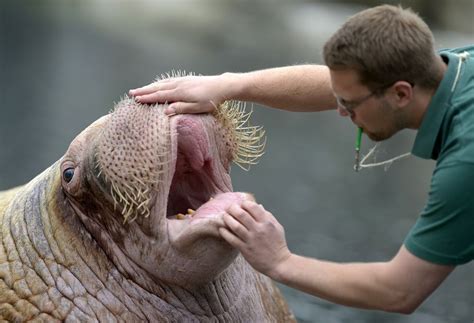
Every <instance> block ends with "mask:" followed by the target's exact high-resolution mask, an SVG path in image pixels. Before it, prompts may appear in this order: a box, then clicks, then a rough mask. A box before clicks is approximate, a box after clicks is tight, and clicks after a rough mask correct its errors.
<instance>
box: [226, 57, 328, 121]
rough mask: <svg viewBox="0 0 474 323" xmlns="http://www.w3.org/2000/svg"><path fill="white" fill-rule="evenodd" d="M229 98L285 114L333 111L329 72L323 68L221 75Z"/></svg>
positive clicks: (314, 66) (269, 70)
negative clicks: (227, 85)
mask: <svg viewBox="0 0 474 323" xmlns="http://www.w3.org/2000/svg"><path fill="white" fill-rule="evenodd" d="M223 77H226V78H228V79H229V84H231V86H232V88H233V90H232V99H236V100H242V101H252V102H256V103H259V104H263V105H266V106H270V107H274V108H278V109H283V110H288V111H308V112H309V111H321V110H329V109H334V108H336V100H335V98H334V95H333V94H332V89H331V83H330V75H329V69H328V68H327V67H326V66H323V65H297V66H287V67H278V68H271V69H266V70H260V71H254V72H249V73H239V74H234V73H225V74H223Z"/></svg>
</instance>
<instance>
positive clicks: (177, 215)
mask: <svg viewBox="0 0 474 323" xmlns="http://www.w3.org/2000/svg"><path fill="white" fill-rule="evenodd" d="M176 218H177V219H178V220H183V219H184V218H185V216H184V214H183V213H178V214H176Z"/></svg>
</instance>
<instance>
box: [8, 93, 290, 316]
mask: <svg viewBox="0 0 474 323" xmlns="http://www.w3.org/2000/svg"><path fill="white" fill-rule="evenodd" d="M131 102H132V101H127V102H126V104H125V106H123V107H121V108H120V109H118V110H116V111H115V112H114V113H112V114H110V115H107V116H105V117H103V118H101V119H99V120H97V121H96V122H95V123H93V124H92V125H91V126H89V127H88V128H87V129H86V130H84V131H83V132H82V133H81V134H80V135H79V136H78V137H77V138H76V139H75V140H74V141H73V142H72V143H71V145H70V147H69V149H68V151H67V152H66V154H65V155H64V156H63V157H62V158H61V159H60V160H59V161H58V162H56V163H55V164H54V165H52V166H51V167H50V168H48V169H47V170H45V171H44V172H43V173H42V174H40V175H38V176H37V177H36V178H35V179H33V180H32V181H31V182H30V183H28V184H26V185H24V186H21V187H18V188H15V189H12V190H9V191H4V192H0V321H1V320H6V321H13V322H22V321H26V320H31V319H36V320H39V321H41V320H43V321H48V322H54V321H63V320H66V321H84V322H94V321H111V322H113V321H128V322H138V321H152V322H167V321H170V322H176V321H180V322H182V321H186V322H193V321H216V322H217V321H221V322H232V321H235V322H275V321H281V322H288V321H292V320H294V319H293V316H292V314H291V312H290V311H289V309H288V306H287V304H286V303H285V301H284V300H283V298H282V296H281V294H280V292H279V290H278V289H277V288H276V287H275V286H274V285H273V283H272V282H271V281H270V280H269V279H268V278H267V277H265V276H263V275H261V274H258V273H257V272H255V271H254V270H253V269H252V268H251V267H250V266H249V265H248V264H247V263H246V262H245V260H244V259H243V258H242V257H241V256H239V255H238V253H237V251H236V250H234V249H233V248H232V247H231V246H230V245H228V244H227V243H226V242H225V241H224V240H222V239H221V238H220V236H219V234H218V230H217V229H218V225H219V224H220V223H221V221H222V214H223V212H224V210H225V209H226V208H227V207H228V206H229V205H230V204H231V203H233V202H240V201H243V200H244V199H252V196H251V195H249V194H244V193H232V185H231V180H230V176H229V167H230V163H231V161H232V154H231V151H230V149H231V148H230V147H232V143H228V142H226V140H229V139H228V136H227V134H226V133H225V132H226V129H225V127H222V125H219V123H218V121H217V120H216V119H215V118H214V117H213V116H212V115H177V116H173V117H170V118H168V117H167V116H164V115H163V113H162V111H160V109H162V107H159V106H158V107H154V108H153V109H155V110H154V111H152V114H151V117H150V115H148V116H147V117H146V118H147V119H148V120H147V122H149V123H146V124H153V123H158V122H161V124H166V126H167V127H168V129H169V132H168V134H166V133H163V134H160V131H161V130H160V129H157V130H156V129H155V130H154V131H155V132H154V133H157V134H158V135H163V136H168V139H167V141H166V142H167V146H166V149H167V150H166V152H167V158H168V159H167V160H168V162H167V163H166V164H165V166H163V167H162V168H161V171H162V172H161V173H160V180H159V183H156V184H153V186H150V191H151V194H150V199H149V200H148V202H147V203H148V205H147V206H148V210H149V214H148V215H146V216H143V215H140V214H139V215H137V216H136V218H135V219H133V220H131V219H129V220H128V221H124V205H121V203H120V202H117V201H116V198H114V196H113V194H112V193H111V186H110V181H108V180H107V177H106V175H104V173H107V172H109V173H110V172H112V171H117V170H118V171H119V172H120V171H123V169H114V165H113V164H110V165H107V167H104V165H99V166H101V167H97V164H98V160H97V158H98V157H97V151H99V155H100V151H101V149H102V154H103V156H106V157H107V158H110V156H111V155H112V157H117V156H119V154H118V153H116V154H117V156H115V155H113V154H115V152H114V151H115V148H113V149H111V150H110V151H107V152H104V149H103V148H101V147H104V145H105V143H107V142H108V141H109V140H111V138H109V137H108V136H109V135H110V134H111V133H114V132H113V131H115V130H114V129H115V128H111V124H114V126H115V127H122V128H123V127H125V128H126V129H132V128H133V127H134V122H135V121H134V120H132V118H131V117H130V118H129V117H128V116H129V115H128V113H129V111H134V113H135V116H137V115H138V116H139V117H140V113H141V112H139V111H140V110H137V109H143V107H139V106H134V104H132V103H131ZM127 109H128V110H127ZM137 111H138V112H137ZM137 113H138V114H137ZM118 114H121V118H120V119H117V118H115V115H118ZM114 118H115V121H114V122H115V123H114V122H112V120H114ZM117 120H118V121H117ZM117 125H118V126H117ZM104 129H109V130H110V129H112V130H113V131H108V132H107V131H105V130H104ZM141 131H145V132H146V131H148V130H147V129H142V130H141ZM129 132H130V131H127V132H126V133H129ZM141 135H142V134H140V135H139V136H138V137H136V138H141ZM143 135H144V136H146V134H143ZM125 137H126V136H123V137H120V136H118V139H117V140H120V141H121V142H120V145H121V147H122V148H124V147H125V148H124V149H126V148H127V147H128V148H130V147H136V146H139V144H138V143H137V141H134V140H135V139H134V138H135V137H133V136H131V135H130V136H129V137H127V138H125ZM136 140H140V139H136ZM147 143H149V144H150V145H151V146H152V147H149V148H150V151H154V149H157V148H159V147H154V146H153V145H154V144H156V142H155V141H153V140H151V141H149V142H147ZM115 146H117V145H116V144H114V147H115ZM117 150H119V149H117ZM142 162H143V161H142V160H135V161H134V163H135V165H138V164H140V163H142ZM99 164H100V163H99ZM152 166H155V165H150V167H152ZM105 168H107V169H105ZM118 168H120V167H119V166H118ZM110 174H112V173H110ZM71 175H72V176H71ZM211 197H214V199H212V200H210V201H209V199H210V198H211ZM187 208H192V209H197V211H196V213H195V215H194V216H193V217H190V218H186V219H184V220H178V219H175V218H174V217H173V215H174V214H176V213H178V212H184V213H185V212H186V210H187Z"/></svg>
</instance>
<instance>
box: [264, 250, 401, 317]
mask: <svg viewBox="0 0 474 323" xmlns="http://www.w3.org/2000/svg"><path fill="white" fill-rule="evenodd" d="M385 271H386V263H346V264H339V263H333V262H327V261H321V260H317V259H310V258H305V257H301V256H297V255H293V254H292V255H291V257H290V258H289V259H288V261H286V262H285V264H283V265H282V267H281V268H278V269H277V270H276V271H275V272H273V273H271V274H270V276H271V277H272V278H273V279H275V280H277V281H279V282H281V283H283V284H285V285H289V286H291V287H293V288H296V289H299V290H302V291H305V292H307V293H310V294H312V295H314V296H317V297H320V298H323V299H326V300H328V301H331V302H334V303H338V304H342V305H346V306H352V307H359V308H366V309H378V310H384V311H393V312H409V310H408V311H407V310H406V308H407V305H406V304H405V302H406V295H405V293H404V292H403V291H401V290H398V288H397V286H395V284H387V281H386V280H385V279H384V275H385V273H384V272H385Z"/></svg>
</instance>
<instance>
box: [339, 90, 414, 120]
mask: <svg viewBox="0 0 474 323" xmlns="http://www.w3.org/2000/svg"><path fill="white" fill-rule="evenodd" d="M393 84H395V83H390V84H388V85H384V86H381V87H379V88H377V89H375V90H374V91H372V92H370V93H369V94H367V95H366V96H364V97H363V98H361V99H359V100H356V101H348V100H344V99H343V98H341V97H339V96H337V95H336V102H337V106H338V107H339V108H341V109H342V110H344V111H345V112H347V113H348V114H349V115H351V116H353V115H354V110H355V109H356V108H357V107H358V106H360V105H361V104H362V103H364V102H365V101H367V100H368V99H370V98H371V97H373V96H374V95H380V94H382V93H383V92H384V91H385V90H386V89H388V88H389V87H391V86H392V85H393ZM411 85H412V86H413V84H411Z"/></svg>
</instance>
